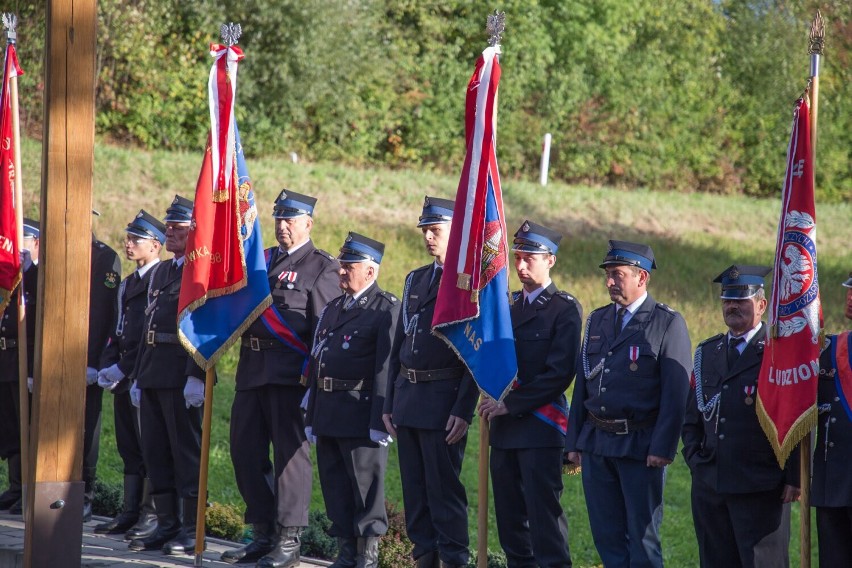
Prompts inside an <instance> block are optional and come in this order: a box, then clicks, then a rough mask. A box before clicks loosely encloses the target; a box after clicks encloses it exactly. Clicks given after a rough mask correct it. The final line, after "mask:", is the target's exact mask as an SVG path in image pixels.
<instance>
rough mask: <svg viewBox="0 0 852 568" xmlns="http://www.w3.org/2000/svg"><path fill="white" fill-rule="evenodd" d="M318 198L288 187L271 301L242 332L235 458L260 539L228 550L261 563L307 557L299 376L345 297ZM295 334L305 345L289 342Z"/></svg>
mask: <svg viewBox="0 0 852 568" xmlns="http://www.w3.org/2000/svg"><path fill="white" fill-rule="evenodd" d="M316 201H317V200H316V198H314V197H310V196H307V195H301V194H298V193H296V192H293V191H289V190H286V189H285V190H283V191H282V192H281V194H280V195H279V196H278V198H277V199H276V201H275V207H274V209H273V212H272V216H273V217H274V218H275V222H276V225H275V236H276V238H277V239H278V246H276V247H274V248H270V249H268V250H267V251H266V257H267V273H268V276H269V286H270V289H271V290H272V300H273V306H272V307H270V308H268V309H267V311H266V312H265V313H264V314H262V315H261V316H260V317H259V318H258V319H256V320H255V321H254V322H253V323H252V324H251V327H249V329H248V330H247V331H246V332H245V333H244V334H243V338H242V347H241V349H240V361H239V365H238V366H237V376H236V389H237V391H236V395H235V396H234V404H233V406H232V408H231V460H232V461H233V464H234V473H235V474H236V479H237V487H238V488H239V490H240V494H241V495H242V496H243V499H244V500H245V502H246V513H245V520H246V522H247V523H251V525H252V527H253V530H252V533H253V536H254V540H253V541H252V542H250V543H248V544H247V545H245V546H243V547H241V548H237V549H235V550H228V551H226V552H225V553H223V554H222V560H224V561H226V562H231V563H234V562H254V561H257V560H258V559H260V562H258V564H257V565H258V566H260V567H269V568H281V567H289V566H295V565H297V564H298V563H299V549H300V541H299V537H300V534H301V532H302V529H303V527H306V526H308V508H309V505H310V501H311V481H312V475H313V472H312V467H311V457H310V445H309V444H308V441H307V440H306V438H305V422H304V418H303V413H302V410H301V408H300V407H299V405H300V403H301V401H302V398H303V397H304V396H305V387H304V386H303V384H302V381H301V377H302V373H303V369H304V367H305V363H306V361H307V358H308V356H309V352H310V346H311V340H312V338H313V333H314V329H315V328H316V324H317V319H318V318H319V315H320V313H321V312H322V310H323V308H325V305H326V304H327V303H328V302H329V301H330V300H332V299H333V298H336V297H337V296H339V295H340V287H339V285H338V279H337V267H338V264H337V261H336V260H335V259H334V257H333V256H332V255H330V254H329V253H327V252H325V251H323V250H319V249H317V248H316V247H315V246H314V244H313V242H312V241H311V238H310V236H311V229H312V227H313V211H314V205H315V204H316ZM281 326H286V328H283V329H282V328H281ZM289 333H292V334H293V335H295V339H296V340H297V341H298V342H299V343H300V344H301V346H300V348H298V349H297V348H294V347H293V346H292V345H293V344H292V342H290V341H288V340H287V337H286V336H285V335H286V334H289ZM302 347H303V348H302ZM270 443H271V444H272V450H273V455H274V459H273V462H274V469H273V468H272V464H270V463H269V444H270ZM270 470H271V471H270ZM273 471H274V474H273Z"/></svg>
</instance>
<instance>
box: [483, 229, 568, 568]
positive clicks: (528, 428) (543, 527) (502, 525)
mask: <svg viewBox="0 0 852 568" xmlns="http://www.w3.org/2000/svg"><path fill="white" fill-rule="evenodd" d="M561 240H562V235H561V234H560V233H558V232H556V231H553V230H551V229H548V228H547V227H543V226H542V225H538V224H536V223H532V222H530V221H525V222H524V224H523V225H521V228H520V229H519V230H518V232H516V233H515V240H514V244H513V246H512V251H514V257H515V269H516V271H517V273H518V279H520V281H521V283H522V284H523V290H522V291H519V292H515V293H514V294H513V300H514V301H513V303H512V308H511V316H512V330H513V332H514V335H515V353H516V354H517V358H518V378H517V381H516V382H515V384H514V385H513V387H512V390H510V391H509V393H508V394H507V395H506V396H505V398H504V399H503V400H502V401H501V402H496V401H494V400H493V399H491V398H485V399H484V400H483V402H482V403H481V404H480V414H481V415H482V416H483V417H484V418H487V419H488V420H489V421H490V430H491V486H492V487H493V488H494V512H495V513H496V515H497V532H498V535H499V537H500V546H502V547H503V551H504V552H505V553H506V559H507V560H508V566H510V567H518V568H520V567H535V566H541V567H547V568H556V567H559V568H566V567H569V566H571V553H570V552H569V550H568V521H567V519H566V517H565V513H564V512H563V510H562V505H561V504H560V503H559V498H560V497H561V495H562V458H563V454H564V448H565V433H566V429H567V427H568V401H567V399H566V398H565V389H567V388H568V386H569V385H570V384H571V381H572V380H573V379H574V373H575V368H576V363H577V353H578V352H579V350H580V334H581V328H582V325H583V314H582V307H581V306H580V303H579V302H578V301H577V300H576V299H574V298H573V297H572V296H570V295H569V294H567V293H565V292H561V291H559V289H557V288H556V285H555V284H554V283H553V281H552V280H551V279H550V269H551V268H553V265H554V264H555V263H556V252H557V251H558V248H559V242H560V241H561Z"/></svg>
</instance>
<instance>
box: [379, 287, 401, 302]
mask: <svg viewBox="0 0 852 568" xmlns="http://www.w3.org/2000/svg"><path fill="white" fill-rule="evenodd" d="M379 296H381V297H383V298H384V299H385V300H388V301H389V302H390V303H392V304H395V303H396V302H398V301H399V300H398V299H397V297H396V296H394V295H393V294H391V293H390V292H388V291H386V290H382V291H381V292H379Z"/></svg>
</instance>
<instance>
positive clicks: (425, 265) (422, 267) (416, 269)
mask: <svg viewBox="0 0 852 568" xmlns="http://www.w3.org/2000/svg"><path fill="white" fill-rule="evenodd" d="M431 268H432V265H431V264H424V265H423V266H421V267H419V268H415V269H414V270H412V271H411V272H410V274H414V273H415V272H425V271H426V270H428V269H431Z"/></svg>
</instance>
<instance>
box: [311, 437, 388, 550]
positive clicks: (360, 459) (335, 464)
mask: <svg viewBox="0 0 852 568" xmlns="http://www.w3.org/2000/svg"><path fill="white" fill-rule="evenodd" d="M387 463H388V448H387V446H385V447H382V446H380V445H379V444H376V443H375V442H372V441H370V439H369V438H330V437H325V436H320V437H319V438H318V439H317V467H318V469H319V478H320V485H321V486H322V497H323V500H324V501H325V510H326V513H328V518H329V519H330V520H331V528H330V529H329V530H328V534H329V535H331V536H339V537H344V538H355V537H368V536H382V535H383V534H385V533H386V532H387V530H388V515H387V511H386V510H385V469H386V468H387Z"/></svg>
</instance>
